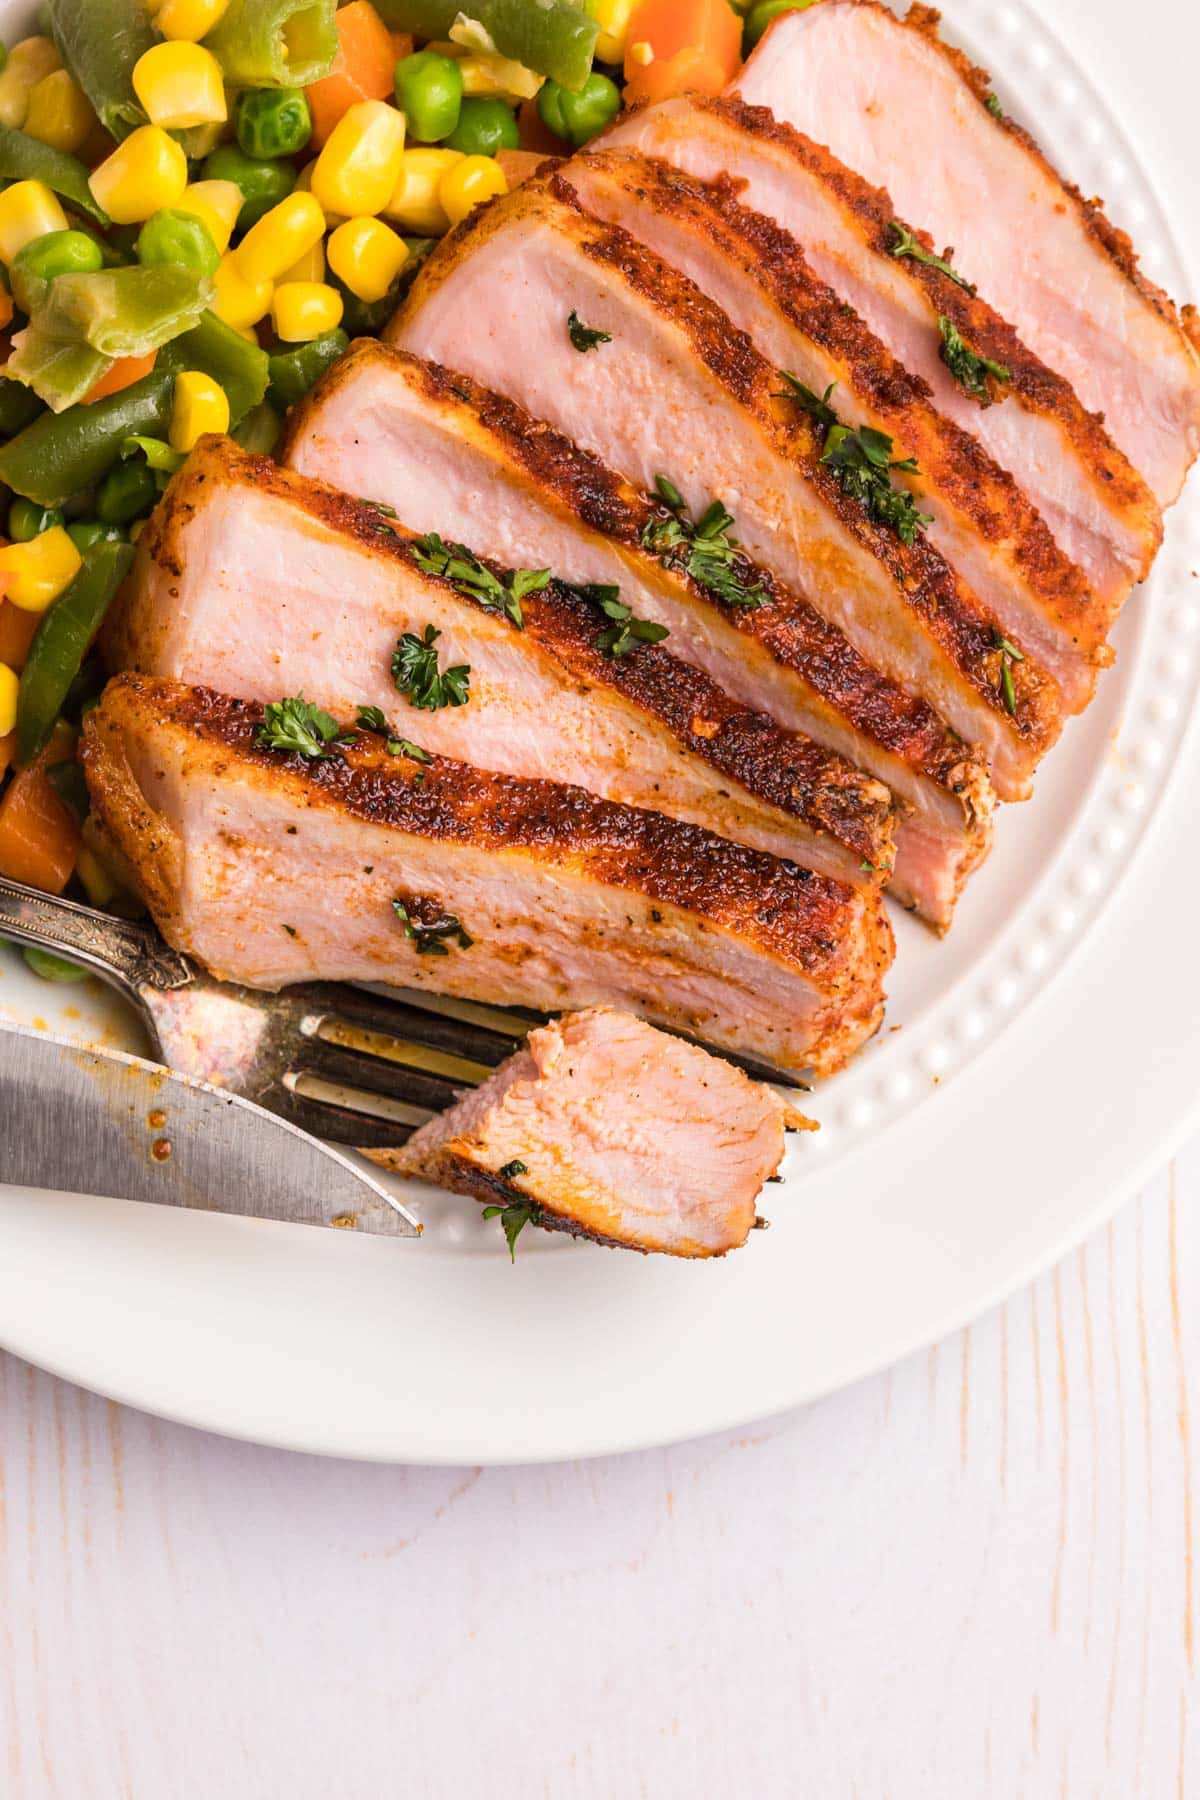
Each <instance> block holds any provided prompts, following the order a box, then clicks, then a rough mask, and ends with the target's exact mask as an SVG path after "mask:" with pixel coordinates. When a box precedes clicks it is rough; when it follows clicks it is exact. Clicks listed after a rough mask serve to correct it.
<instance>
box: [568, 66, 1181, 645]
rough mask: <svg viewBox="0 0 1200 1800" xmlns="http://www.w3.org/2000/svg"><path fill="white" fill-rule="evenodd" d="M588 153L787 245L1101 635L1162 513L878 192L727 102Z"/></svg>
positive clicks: (1091, 417) (1147, 555)
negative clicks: (906, 375) (992, 476)
mask: <svg viewBox="0 0 1200 1800" xmlns="http://www.w3.org/2000/svg"><path fill="white" fill-rule="evenodd" d="M596 142H597V143H600V144H611V145H618V146H628V147H630V148H636V149H640V150H643V151H644V152H645V153H646V154H647V155H651V156H658V157H662V158H665V159H666V160H667V161H669V162H671V163H672V164H674V165H675V166H676V167H678V168H680V169H683V170H685V171H687V172H688V173H690V174H693V175H696V176H698V177H699V178H700V179H702V180H704V181H721V180H723V181H726V182H728V184H729V185H730V188H731V191H734V192H736V194H737V197H738V199H739V200H740V201H741V203H742V204H743V205H744V206H747V207H749V208H751V209H752V210H753V211H755V212H758V213H761V214H762V215H763V216H764V217H766V218H769V219H773V220H774V221H775V222H776V224H778V225H780V226H781V227H782V228H783V229H784V230H786V231H787V232H788V233H789V234H790V235H791V236H792V237H794V238H795V239H796V240H797V242H798V243H800V244H801V245H802V246H803V249H804V255H805V257H806V259H807V261H808V262H809V263H810V264H811V265H812V268H813V270H814V271H815V273H816V274H817V275H818V276H819V277H820V279H821V280H822V281H825V282H827V283H828V284H829V286H830V287H831V288H833V289H834V291H835V292H836V293H837V294H838V295H839V296H840V297H841V298H842V300H843V301H844V302H846V303H847V304H849V305H851V306H853V308H854V310H855V311H856V312H857V313H858V314H859V316H860V317H861V318H862V319H863V321H864V322H865V323H866V324H867V326H868V327H869V328H870V330H871V331H873V332H874V333H875V336H876V337H877V338H879V339H880V340H881V342H883V343H884V344H886V345H887V347H888V349H889V350H890V351H891V352H892V354H893V355H894V356H895V357H896V359H897V361H898V362H900V363H901V364H902V365H903V366H904V367H905V368H906V369H907V370H908V371H909V372H910V374H911V375H913V376H915V377H918V378H920V379H921V380H923V381H925V382H926V383H927V384H928V386H929V389H930V391H931V393H932V395H933V398H934V403H935V404H936V406H937V408H938V410H939V411H940V412H941V413H942V414H943V415H944V416H945V417H946V418H947V419H950V420H952V421H953V422H954V423H955V424H956V425H958V426H959V427H960V428H961V429H962V430H964V431H967V432H970V433H971V435H972V436H973V437H975V438H976V439H977V440H978V441H979V443H980V444H981V445H982V446H983V448H984V450H985V451H986V452H987V454H988V455H989V456H990V457H991V458H992V459H993V461H994V462H995V463H996V464H998V465H999V467H1000V468H1002V469H1007V470H1008V471H1009V473H1010V474H1011V475H1012V477H1013V479H1014V480H1015V481H1016V482H1017V483H1018V485H1019V486H1020V487H1021V488H1022V489H1023V490H1024V492H1025V493H1026V494H1027V495H1028V497H1029V499H1030V501H1031V503H1032V504H1033V505H1034V506H1035V507H1036V508H1037V510H1038V512H1039V513H1040V514H1041V516H1042V518H1043V519H1044V520H1045V522H1046V524H1047V526H1048V527H1049V529H1050V531H1051V532H1052V533H1053V535H1054V538H1055V540H1056V542H1057V543H1058V546H1059V548H1060V549H1061V550H1062V552H1063V554H1064V555H1066V556H1068V557H1069V558H1070V559H1071V561H1072V562H1073V563H1076V564H1077V565H1078V566H1079V567H1080V568H1081V569H1082V570H1083V572H1084V574H1085V575H1086V577H1087V579H1088V581H1089V583H1090V584H1091V587H1092V591H1093V593H1094V595H1095V597H1096V601H1097V603H1098V604H1099V605H1101V606H1103V607H1104V609H1105V610H1106V612H1107V616H1108V619H1109V621H1110V622H1111V620H1112V619H1114V618H1115V617H1116V615H1117V613H1118V611H1119V610H1120V608H1121V606H1122V604H1123V603H1124V601H1125V600H1126V598H1127V597H1128V595H1129V592H1130V589H1131V588H1132V587H1133V585H1134V584H1135V583H1136V582H1138V581H1141V580H1142V578H1143V577H1144V576H1145V575H1146V573H1147V571H1148V570H1149V567H1150V563H1151V561H1152V559H1153V557H1154V554H1155V552H1156V550H1157V549H1158V545H1159V542H1160V541H1161V538H1162V516H1161V512H1160V509H1159V506H1158V503H1157V501H1156V500H1155V498H1154V496H1153V494H1151V492H1150V490H1149V488H1148V487H1147V486H1146V483H1145V482H1144V481H1143V479H1142V477H1141V476H1140V475H1139V474H1138V473H1137V471H1136V470H1135V469H1134V467H1133V465H1132V464H1131V463H1130V462H1129V460H1128V458H1127V457H1126V456H1124V455H1123V454H1122V452H1121V451H1120V450H1118V449H1117V447H1116V445H1115V444H1114V443H1113V441H1112V439H1111V437H1110V436H1109V435H1108V433H1107V432H1106V431H1105V429H1104V425H1103V421H1102V420H1100V419H1098V418H1097V417H1096V415H1095V414H1094V413H1089V412H1088V411H1087V410H1086V409H1085V408H1084V407H1083V405H1082V404H1081V402H1080V400H1079V398H1078V396H1077V394H1076V393H1075V390H1074V388H1072V387H1071V385H1070V383H1069V382H1067V381H1064V380H1063V378H1062V376H1061V375H1056V374H1055V373H1054V372H1053V371H1052V370H1051V369H1048V368H1047V367H1046V365H1045V363H1044V362H1042V361H1040V360H1039V358H1038V357H1036V356H1035V355H1034V354H1033V352H1032V351H1031V350H1030V348H1029V346H1028V345H1027V344H1026V343H1024V342H1023V341H1022V340H1021V339H1020V338H1019V337H1018V336H1017V334H1016V332H1015V331H1014V330H1013V328H1012V326H1011V325H1010V324H1006V323H1005V321H1004V320H1003V319H1001V318H1000V317H999V315H998V314H997V313H996V312H994V311H993V309H992V308H991V307H990V306H989V305H988V304H987V302H986V300H984V299H983V298H982V297H981V296H979V295H974V296H973V295H971V294H968V293H967V292H966V290H965V289H964V288H962V287H960V286H959V285H958V284H957V283H956V282H955V281H953V280H952V279H951V278H950V277H949V276H947V275H945V274H943V272H942V271H941V270H940V269H938V268H935V267H933V266H932V265H930V264H928V263H923V262H919V261H916V260H914V259H913V258H911V257H903V258H897V257H895V256H893V254H892V251H893V250H894V248H895V246H896V243H897V241H898V240H897V223H898V222H896V208H895V207H894V205H893V204H892V201H891V199H890V198H889V196H888V195H887V194H886V193H885V192H884V191H883V190H882V189H881V188H878V187H873V186H872V185H871V183H870V182H867V181H864V180H863V178H862V176H861V175H857V174H855V173H854V171H853V170H851V169H848V168H847V167H846V166H845V164H843V163H840V162H838V160H837V158H836V157H834V156H832V155H831V154H830V152H829V151H828V150H826V149H824V148H823V147H822V146H821V145H819V144H815V143H813V141H812V140H811V138H807V137H805V136H803V135H802V134H801V133H800V132H798V131H795V130H793V129H792V128H791V127H790V126H789V125H785V124H781V123H780V122H779V121H778V120H776V119H775V117H774V116H773V115H772V114H771V113H770V112H768V111H767V110H766V108H765V107H761V106H758V107H752V106H747V105H746V104H745V103H744V102H743V101H742V100H740V99H738V98H736V97H727V98H724V99H711V100H710V99H697V100H689V99H679V100H667V101H664V102H663V103H662V104H661V105H658V106H652V107H647V108H644V109H641V110H636V111H634V112H631V113H628V114H626V115H625V117H623V118H622V119H621V120H619V121H618V123H617V124H616V125H615V126H613V127H612V129H611V130H610V131H609V132H608V133H607V134H606V135H605V136H604V137H603V138H602V139H597V140H596ZM904 229H905V230H906V231H907V232H908V233H909V236H910V237H914V238H917V237H920V234H919V233H914V232H913V231H911V230H910V227H909V225H907V224H906V225H905V226H904ZM922 243H923V247H924V248H925V249H927V250H932V248H933V246H932V244H931V243H930V242H928V241H925V240H922ZM942 319H945V320H946V321H947V323H948V325H949V326H951V327H953V329H954V330H955V331H957V333H958V335H959V337H960V338H961V339H962V340H963V342H964V343H965V344H966V345H967V346H968V347H969V349H970V350H971V351H973V352H974V353H975V354H976V355H979V356H983V357H986V358H987V359H988V360H989V361H991V362H993V363H995V364H996V365H997V366H998V367H1000V368H1003V369H1007V371H1008V380H1007V381H1006V382H1004V383H1002V384H997V383H995V382H993V383H992V385H991V392H992V394H993V401H992V404H990V405H987V406H984V405H983V404H981V402H980V400H979V399H978V398H977V397H976V396H974V395H973V394H971V393H970V392H968V391H966V389H964V387H962V386H961V385H960V384H959V382H958V381H957V380H956V379H955V377H954V376H953V375H952V374H951V372H950V369H949V367H948V365H947V363H946V361H945V360H944V354H943V349H944V346H943V331H942V326H941V324H940V322H939V321H940V320H942Z"/></svg>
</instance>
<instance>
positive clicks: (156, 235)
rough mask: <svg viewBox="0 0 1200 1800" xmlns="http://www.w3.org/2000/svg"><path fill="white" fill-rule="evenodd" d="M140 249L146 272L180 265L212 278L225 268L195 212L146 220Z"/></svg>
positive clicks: (162, 214)
mask: <svg viewBox="0 0 1200 1800" xmlns="http://www.w3.org/2000/svg"><path fill="white" fill-rule="evenodd" d="M136 249H137V259H138V261H139V262H140V263H141V265H142V267H143V268H144V269H153V268H159V267H165V268H170V267H171V266H172V265H173V264H179V265H180V266H181V267H183V268H185V269H195V270H197V272H198V273H199V274H201V275H203V276H205V277H206V278H210V277H212V276H213V275H215V274H216V272H217V270H218V269H219V268H220V266H221V253H220V251H219V250H218V249H217V246H216V245H215V244H214V243H213V238H212V232H211V231H210V230H209V229H208V226H207V225H206V224H205V223H204V220H203V219H199V218H197V217H196V215H195V214H194V213H189V212H175V211H173V210H172V209H171V208H169V207H164V208H163V209H162V210H161V211H160V212H156V213H152V214H151V216H150V217H149V218H148V219H147V220H146V223H145V224H144V225H143V226H142V229H141V230H140V231H139V232H138V239H137V246H136ZM21 254H22V255H24V251H22V253H21ZM18 260H19V259H18Z"/></svg>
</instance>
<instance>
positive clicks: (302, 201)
mask: <svg viewBox="0 0 1200 1800" xmlns="http://www.w3.org/2000/svg"><path fill="white" fill-rule="evenodd" d="M324 235H325V214H324V213H323V212H322V211H321V208H320V207H319V206H318V204H317V202H316V200H315V199H314V198H313V196H312V195H311V194H297V193H295V192H293V193H290V194H289V195H288V197H287V199H286V200H281V201H280V202H279V205H278V206H273V207H272V208H271V210H270V212H268V213H264V214H263V216H262V218H261V219H260V220H259V221H258V223H257V225H252V226H251V227H250V229H249V231H248V232H247V233H246V235H245V237H244V238H243V239H242V241H241V243H240V244H239V245H238V247H237V249H236V250H235V251H234V252H233V255H234V258H235V260H236V262H237V266H238V269H239V270H240V271H241V274H242V276H243V277H244V279H245V280H246V281H250V282H262V281H278V279H279V277H280V276H281V275H282V274H283V271H284V270H285V269H290V268H291V266H292V264H293V263H294V262H298V261H299V260H300V258H301V257H302V256H304V255H305V254H306V253H307V252H308V251H309V250H311V249H312V247H313V245H314V244H319V243H320V241H321V239H322V238H323V237H324Z"/></svg>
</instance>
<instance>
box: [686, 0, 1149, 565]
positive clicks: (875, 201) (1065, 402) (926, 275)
mask: <svg viewBox="0 0 1200 1800" xmlns="http://www.w3.org/2000/svg"><path fill="white" fill-rule="evenodd" d="M837 3H838V4H846V3H850V0H837ZM860 3H861V4H864V5H867V4H874V0H860ZM943 48H944V46H943ZM695 104H696V105H697V106H698V107H702V108H704V109H705V110H707V111H710V112H712V113H714V114H715V115H716V116H717V117H718V118H723V119H726V120H728V121H729V122H730V123H731V124H733V125H735V126H738V127H740V128H741V129H743V130H745V131H751V132H754V133H755V134H757V135H758V136H760V137H762V138H765V139H768V140H769V141H770V142H772V143H773V144H776V145H777V146H778V147H779V148H780V149H781V150H784V151H786V152H787V154H788V155H790V156H792V157H794V158H795V159H796V160H797V162H799V163H801V164H802V165H803V167H804V168H805V169H807V170H809V171H810V172H811V173H812V174H813V175H815V176H817V177H819V179H820V180H821V181H822V182H824V183H825V185H826V186H827V187H828V188H829V189H830V191H831V192H832V193H834V194H835V195H836V196H837V198H838V201H839V203H840V205H841V207H842V208H843V210H844V212H845V213H846V214H847V215H848V216H851V217H853V218H854V219H855V221H856V223H857V225H858V229H859V231H860V234H861V237H862V241H863V243H864V244H866V245H867V246H868V248H870V249H871V250H873V251H874V252H875V253H876V254H877V255H879V256H885V257H887V259H888V261H889V263H890V264H892V266H893V267H900V268H901V269H902V270H903V273H904V274H905V275H906V276H907V277H908V278H909V280H910V281H911V282H913V283H914V284H915V285H916V286H917V287H919V288H920V289H922V290H923V292H924V294H925V297H926V299H927V301H928V304H929V309H930V312H931V314H932V315H933V317H932V319H931V329H933V330H936V328H937V326H936V320H937V315H938V314H939V313H944V314H945V315H946V316H947V317H948V318H950V319H952V320H953V321H954V324H955V325H956V326H957V327H958V329H959V331H960V332H961V333H962V335H963V337H964V338H965V339H966V340H967V342H968V343H969V344H970V345H971V347H972V348H973V349H974V350H976V351H978V353H979V354H980V355H981V356H986V357H989V358H990V359H991V360H992V361H993V362H998V363H1002V364H1003V365H1004V366H1005V367H1006V368H1007V369H1008V371H1009V376H1010V379H1009V381H1007V382H1006V383H1005V392H1006V394H1011V396H1012V397H1013V398H1015V399H1016V400H1017V401H1018V402H1019V403H1020V404H1022V405H1024V406H1026V407H1027V408H1028V409H1029V410H1030V411H1032V412H1038V413H1044V414H1047V415H1049V416H1050V417H1052V418H1054V419H1055V420H1056V421H1057V422H1058V424H1059V425H1060V426H1061V427H1062V429H1063V431H1064V433H1065V434H1066V435H1067V437H1068V438H1069V439H1070V441H1071V443H1072V444H1073V445H1074V446H1075V448H1076V450H1077V451H1078V454H1079V457H1080V460H1081V461H1082V462H1083V463H1084V464H1085V466H1086V467H1088V468H1090V469H1094V470H1095V472H1096V475H1097V477H1098V479H1099V480H1100V481H1102V482H1103V483H1104V495H1105V502H1106V504H1107V505H1108V506H1109V508H1110V510H1112V511H1114V512H1119V513H1122V514H1124V515H1126V517H1127V521H1128V523H1129V524H1130V527H1131V529H1133V530H1135V531H1136V532H1138V533H1139V534H1140V535H1141V536H1142V538H1143V541H1144V543H1145V551H1144V557H1143V561H1142V564H1141V567H1140V569H1139V570H1138V571H1137V578H1138V579H1139V580H1140V579H1141V578H1142V577H1143V576H1144V575H1145V574H1146V573H1147V572H1148V570H1149V567H1150V564H1151V562H1152V561H1153V559H1154V556H1155V554H1156V552H1157V550H1158V546H1159V544H1160V543H1161V541H1162V514H1161V511H1160V509H1159V507H1158V503H1157V502H1156V501H1155V499H1154V496H1153V494H1151V492H1150V489H1149V488H1148V487H1147V485H1146V483H1145V482H1144V481H1143V479H1142V477H1141V476H1140V475H1139V474H1138V472H1137V470H1136V469H1135V468H1134V466H1133V464H1132V463H1131V462H1130V461H1129V460H1128V458H1127V457H1126V456H1124V455H1123V454H1122V452H1121V451H1120V450H1118V448H1117V446H1116V445H1115V444H1114V443H1113V441H1112V439H1111V438H1110V437H1109V435H1108V432H1107V431H1106V430H1105V427H1104V421H1103V419H1102V418H1101V416H1100V415H1099V414H1098V413H1092V412H1088V410H1087V409H1086V407H1085V406H1084V405H1083V404H1082V402H1081V401H1080V399H1079V396H1078V395H1077V394H1076V392H1075V390H1074V388H1073V387H1072V386H1071V384H1070V383H1069V382H1068V381H1064V380H1063V378H1062V376H1061V375H1057V374H1055V372H1054V371H1053V370H1052V369H1049V368H1047V366H1046V364H1045V363H1044V362H1042V361H1041V359H1040V358H1039V357H1037V356H1035V355H1034V353H1033V351H1032V350H1030V349H1029V347H1028V346H1027V345H1026V344H1025V343H1023V342H1022V340H1021V338H1020V337H1019V336H1018V335H1017V333H1016V331H1015V330H1014V329H1013V327H1012V326H1011V325H1009V324H1008V323H1007V322H1006V321H1005V320H1004V319H1002V318H1001V317H1000V315H999V314H998V313H997V312H995V311H994V310H993V309H992V308H991V307H990V306H989V305H988V304H987V301H986V300H982V299H980V298H979V296H978V295H972V294H969V293H968V292H967V290H966V289H965V288H962V287H960V286H959V285H958V283H957V282H956V281H952V280H951V279H950V277H949V276H948V275H944V274H943V273H942V272H941V270H940V269H934V268H930V267H929V265H928V264H926V263H918V262H914V261H913V259H912V258H911V257H906V258H905V259H904V261H903V262H902V263H900V264H897V262H896V259H895V258H894V257H893V256H892V247H893V245H894V244H895V241H896V237H895V233H894V231H893V230H892V224H893V221H895V222H896V223H898V224H901V225H905V226H906V229H908V230H911V231H912V233H913V236H914V237H916V238H917V239H918V240H919V241H920V242H921V243H922V244H923V245H924V246H925V248H926V249H927V250H934V251H939V250H940V247H939V246H935V244H934V242H933V240H932V238H931V237H930V236H929V234H928V232H925V231H921V230H918V229H917V228H915V227H912V226H908V225H907V223H906V221H905V220H903V219H899V218H898V216H897V213H896V211H895V208H894V207H893V205H892V202H891V200H890V198H889V196H888V195H887V193H886V192H885V191H884V190H883V189H882V188H877V187H872V186H871V184H870V182H868V181H864V180H863V178H862V176H861V175H857V174H855V173H854V171H853V170H852V169H848V168H847V167H846V165H845V164H844V163H841V162H839V161H838V160H837V158H836V157H835V156H833V155H831V153H830V152H829V151H828V150H826V149H825V148H824V147H823V146H822V145H819V144H815V143H814V142H813V141H812V139H811V138H807V137H805V136H804V135H803V133H802V132H799V131H796V130H794V129H793V127H792V126H790V125H785V124H782V123H781V122H780V121H779V120H778V119H776V117H775V115H774V113H772V112H771V111H769V109H768V108H766V107H764V106H748V105H747V104H746V102H745V101H744V100H741V99H739V98H737V97H736V96H735V95H728V96H724V97H722V98H719V99H697V100H696V102H695ZM1013 129H1017V128H1016V127H1014V128H1013ZM736 185H737V184H736V183H734V184H733V186H734V188H735V189H736Z"/></svg>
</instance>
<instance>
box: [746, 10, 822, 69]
mask: <svg viewBox="0 0 1200 1800" xmlns="http://www.w3.org/2000/svg"><path fill="white" fill-rule="evenodd" d="M811 5H812V0H757V4H756V5H754V6H752V7H751V8H750V11H749V12H748V13H747V14H746V24H745V27H744V29H743V32H742V46H743V48H744V50H745V52H746V54H747V56H748V55H749V54H750V52H751V50H753V48H754V46H755V44H757V42H758V40H759V38H760V37H761V36H762V34H763V32H764V31H765V30H766V29H767V26H768V25H770V24H772V23H773V22H774V21H775V20H776V19H777V18H778V17H779V15H780V13H786V12H803V11H804V9H805V8H806V7H808V6H811Z"/></svg>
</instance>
